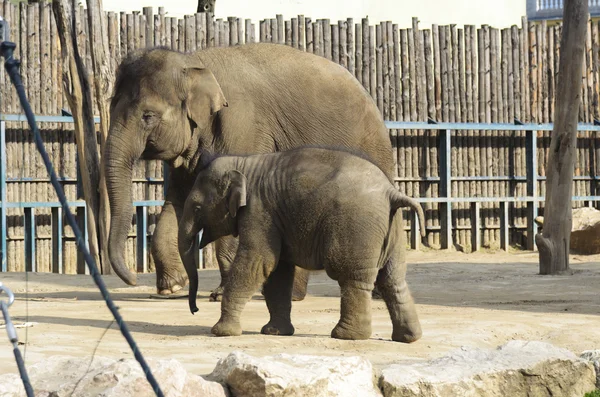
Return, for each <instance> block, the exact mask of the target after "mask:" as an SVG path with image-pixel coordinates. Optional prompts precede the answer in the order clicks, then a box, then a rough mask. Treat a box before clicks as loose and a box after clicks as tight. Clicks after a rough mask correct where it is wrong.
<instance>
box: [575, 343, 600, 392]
mask: <svg viewBox="0 0 600 397" xmlns="http://www.w3.org/2000/svg"><path fill="white" fill-rule="evenodd" d="M579 357H581V358H582V359H584V360H587V361H591V362H592V364H594V369H595V370H596V387H597V388H598V389H600V350H586V351H584V352H583V353H581V356H579Z"/></svg>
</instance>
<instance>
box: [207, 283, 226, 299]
mask: <svg viewBox="0 0 600 397" xmlns="http://www.w3.org/2000/svg"><path fill="white" fill-rule="evenodd" d="M222 298H223V287H222V286H221V285H219V286H218V287H217V288H215V289H214V290H212V291H211V293H210V296H209V297H208V301H209V302H221V299H222Z"/></svg>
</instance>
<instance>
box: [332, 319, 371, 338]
mask: <svg viewBox="0 0 600 397" xmlns="http://www.w3.org/2000/svg"><path fill="white" fill-rule="evenodd" d="M331 337H332V338H335V339H347V340H363V339H369V338H370V337H371V325H370V324H369V325H368V326H364V327H361V328H356V327H349V326H348V325H346V324H343V323H342V322H339V323H337V325H336V326H335V328H334V329H333V330H332V331H331Z"/></svg>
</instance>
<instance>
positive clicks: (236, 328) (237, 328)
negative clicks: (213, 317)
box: [210, 320, 242, 336]
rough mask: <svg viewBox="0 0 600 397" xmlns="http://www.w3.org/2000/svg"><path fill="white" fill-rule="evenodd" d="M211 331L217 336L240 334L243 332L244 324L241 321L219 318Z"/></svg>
mask: <svg viewBox="0 0 600 397" xmlns="http://www.w3.org/2000/svg"><path fill="white" fill-rule="evenodd" d="M210 332H211V333H212V334H213V335H216V336H240V335H241V334H242V326H241V325H240V323H239V322H235V321H223V320H219V322H218V323H216V324H215V325H214V326H213V327H212V330H211V331H210Z"/></svg>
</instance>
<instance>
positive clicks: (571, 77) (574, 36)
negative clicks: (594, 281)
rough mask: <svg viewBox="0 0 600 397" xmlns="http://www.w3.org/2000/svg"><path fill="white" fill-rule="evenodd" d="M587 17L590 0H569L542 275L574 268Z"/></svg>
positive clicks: (541, 241) (541, 244) (540, 241)
mask: <svg viewBox="0 0 600 397" xmlns="http://www.w3.org/2000/svg"><path fill="white" fill-rule="evenodd" d="M587 22H588V0H565V2H564V14H563V32H562V38H561V43H560V48H561V52H560V63H559V69H558V82H557V88H556V107H555V109H556V113H555V119H554V129H553V131H552V140H551V142H550V152H549V156H548V166H547V170H546V176H547V179H546V207H545V209H544V228H543V232H542V234H538V235H537V236H535V242H536V244H537V246H538V249H539V253H540V274H557V273H560V272H564V271H566V270H568V269H569V243H570V238H571V226H572V223H573V218H572V208H571V196H572V191H573V166H574V158H575V148H576V147H577V146H576V145H577V121H578V116H579V102H580V93H581V70H582V67H583V54H584V47H585V33H586V29H587Z"/></svg>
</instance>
